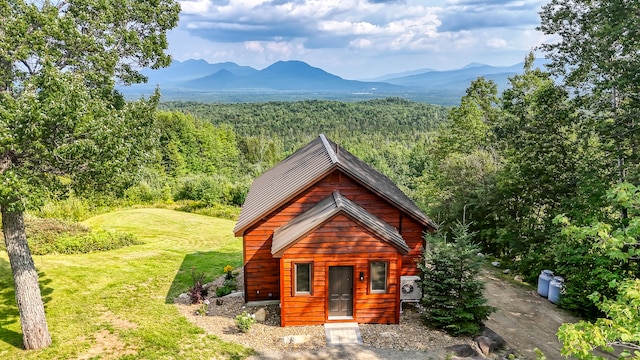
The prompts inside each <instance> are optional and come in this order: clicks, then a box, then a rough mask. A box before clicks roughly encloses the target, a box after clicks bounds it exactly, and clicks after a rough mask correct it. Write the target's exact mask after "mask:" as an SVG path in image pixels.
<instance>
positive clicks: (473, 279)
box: [418, 223, 495, 336]
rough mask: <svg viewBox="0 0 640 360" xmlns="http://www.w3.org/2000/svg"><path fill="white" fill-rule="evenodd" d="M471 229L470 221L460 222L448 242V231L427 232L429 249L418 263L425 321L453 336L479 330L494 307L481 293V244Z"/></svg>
mask: <svg viewBox="0 0 640 360" xmlns="http://www.w3.org/2000/svg"><path fill="white" fill-rule="evenodd" d="M468 231H469V226H468V225H465V224H461V223H457V224H456V225H455V226H454V227H453V230H452V232H453V241H452V242H447V237H446V235H447V234H446V233H437V234H435V235H430V234H428V235H427V241H428V244H429V247H430V249H428V250H425V252H424V259H423V260H424V261H423V262H420V264H419V265H418V267H419V269H420V271H421V275H422V279H423V282H422V287H423V294H424V297H423V298H422V304H423V305H424V306H425V308H426V309H425V315H424V321H425V323H426V324H427V325H428V326H431V327H434V328H437V329H442V330H444V331H446V332H447V333H449V334H451V335H453V336H458V335H473V334H476V333H478V332H480V329H481V326H482V322H483V321H484V320H486V319H487V318H488V317H489V315H490V314H491V313H492V312H493V311H494V310H495V309H494V308H493V307H491V306H488V305H487V299H485V298H484V296H483V294H482V290H483V288H484V284H483V283H482V282H481V281H479V280H478V279H477V275H478V273H479V271H480V267H481V266H482V258H480V257H479V256H477V253H478V251H479V247H478V246H477V245H475V244H473V243H472V242H471V238H472V237H473V235H474V233H471V234H470V233H469V232H468Z"/></svg>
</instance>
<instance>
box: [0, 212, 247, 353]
mask: <svg viewBox="0 0 640 360" xmlns="http://www.w3.org/2000/svg"><path fill="white" fill-rule="evenodd" d="M85 223H86V224H87V225H89V226H100V227H102V228H105V229H108V228H112V229H118V230H124V231H128V232H131V233H133V234H135V235H136V236H137V237H138V239H140V240H142V241H144V244H143V245H136V246H130V247H127V248H123V249H119V250H114V251H108V252H100V253H92V254H85V255H45V256H37V257H35V258H34V261H35V263H36V267H37V269H38V271H39V273H40V287H41V289H42V295H43V298H44V301H45V307H46V312H47V320H48V324H49V330H50V332H51V336H52V338H53V344H52V346H50V347H49V348H47V349H44V350H36V351H28V352H27V351H24V350H22V349H21V347H22V335H21V333H20V331H21V330H20V323H19V317H18V312H17V307H16V304H15V298H14V291H13V280H12V276H11V269H10V267H9V262H8V258H7V255H6V252H3V253H2V254H0V358H2V359H17V358H23V359H77V358H81V359H117V358H126V359H134V358H135V359H137V358H144V359H203V358H204V359H210V358H244V357H246V356H247V355H248V354H250V353H251V350H250V349H246V348H243V347H241V346H239V345H236V344H229V343H225V342H222V341H221V340H219V339H217V338H216V337H214V336H208V335H205V334H204V332H203V331H202V330H201V329H200V328H198V327H196V326H194V325H192V324H191V323H189V322H188V321H187V320H186V319H185V318H183V317H182V316H181V315H180V314H179V313H178V311H177V310H176V309H175V307H174V305H173V304H172V303H171V302H172V299H173V298H174V297H175V296H177V295H178V294H180V293H181V292H186V291H187V290H188V288H189V287H190V286H191V285H192V280H191V269H192V268H195V269H196V271H197V272H204V273H205V280H206V281H209V280H211V279H213V278H214V277H215V276H218V275H221V274H222V269H223V267H224V266H225V265H232V266H234V267H237V266H241V263H242V241H241V240H240V239H236V238H234V237H233V232H232V228H233V225H234V223H233V221H230V220H222V219H216V218H212V217H207V216H203V215H194V214H190V213H184V212H178V211H172V210H165V209H134V210H124V211H117V212H112V213H108V214H103V215H100V216H96V217H94V218H91V219H89V220H87V221H85Z"/></svg>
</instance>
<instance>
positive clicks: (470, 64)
mask: <svg viewBox="0 0 640 360" xmlns="http://www.w3.org/2000/svg"><path fill="white" fill-rule="evenodd" d="M483 66H490V65H487V64H482V63H477V62H472V63H469V64H467V65H465V66H463V67H462V68H461V69H473V68H477V67H483Z"/></svg>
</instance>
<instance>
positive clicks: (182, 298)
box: [173, 293, 191, 305]
mask: <svg viewBox="0 0 640 360" xmlns="http://www.w3.org/2000/svg"><path fill="white" fill-rule="evenodd" d="M173 303H174V304H181V305H191V296H189V294H187V293H182V294H180V295H178V297H177V298H175V299H173Z"/></svg>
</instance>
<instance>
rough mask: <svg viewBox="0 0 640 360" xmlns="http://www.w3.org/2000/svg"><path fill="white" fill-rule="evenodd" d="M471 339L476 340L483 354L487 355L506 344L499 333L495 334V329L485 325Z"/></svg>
mask: <svg viewBox="0 0 640 360" xmlns="http://www.w3.org/2000/svg"><path fill="white" fill-rule="evenodd" d="M473 340H474V341H475V342H476V344H477V345H478V348H480V351H481V352H482V354H483V355H484V356H489V354H491V353H493V352H494V351H496V350H500V349H502V348H504V346H505V344H506V342H505V341H504V339H503V338H502V337H501V336H500V335H498V334H496V333H495V331H493V330H491V329H489V328H488V327H486V326H485V327H484V328H483V329H482V333H481V334H480V335H478V336H476V337H475V338H474V339H473Z"/></svg>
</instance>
